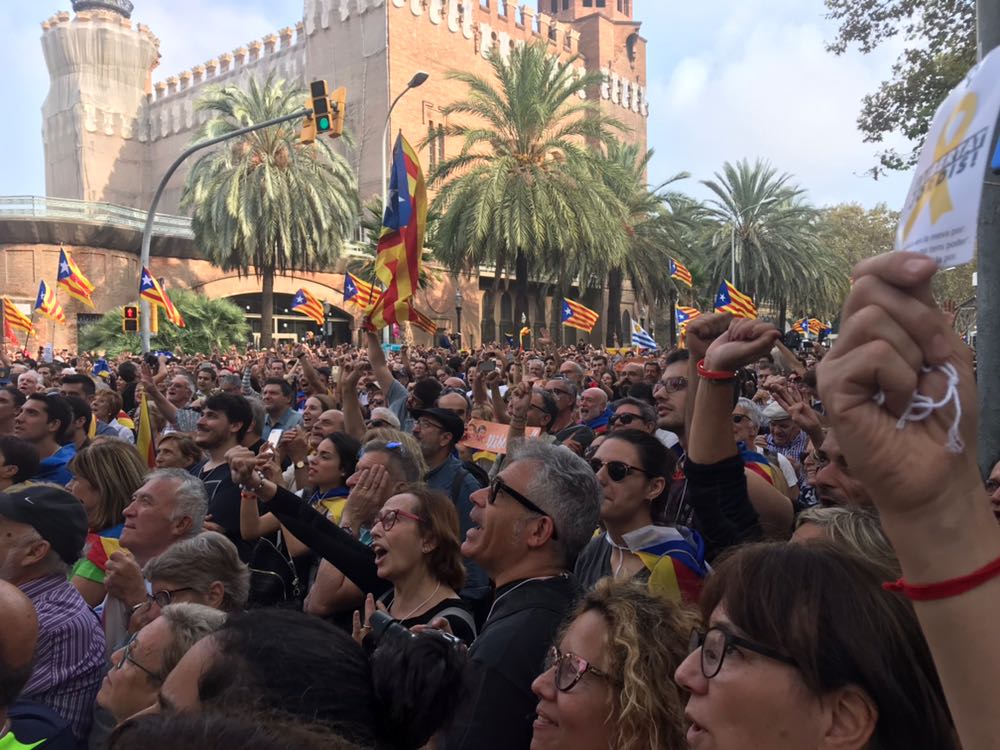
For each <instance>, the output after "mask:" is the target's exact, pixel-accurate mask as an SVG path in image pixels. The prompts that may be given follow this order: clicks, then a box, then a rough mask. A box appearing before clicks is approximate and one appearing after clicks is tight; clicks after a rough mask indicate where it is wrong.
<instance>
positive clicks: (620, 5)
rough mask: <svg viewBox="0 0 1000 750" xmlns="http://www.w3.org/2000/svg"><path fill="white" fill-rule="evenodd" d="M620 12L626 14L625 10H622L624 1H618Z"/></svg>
mask: <svg viewBox="0 0 1000 750" xmlns="http://www.w3.org/2000/svg"><path fill="white" fill-rule="evenodd" d="M618 12H619V13H624V12H625V11H624V8H622V0H618Z"/></svg>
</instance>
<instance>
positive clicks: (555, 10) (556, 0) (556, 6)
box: [552, 0, 559, 13]
mask: <svg viewBox="0 0 1000 750" xmlns="http://www.w3.org/2000/svg"><path fill="white" fill-rule="evenodd" d="M552 12H553V13H558V12H559V0H552Z"/></svg>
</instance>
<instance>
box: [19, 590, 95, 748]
mask: <svg viewBox="0 0 1000 750" xmlns="http://www.w3.org/2000/svg"><path fill="white" fill-rule="evenodd" d="M19 588H20V589H21V591H23V592H24V594H25V596H27V597H28V598H29V599H31V603H32V604H34V605H35V612H36V613H37V614H38V646H37V647H36V649H35V670H34V672H32V674H31V678H30V679H29V680H28V684H27V685H26V686H25V688H24V691H23V692H22V693H21V697H22V698H25V699H27V700H33V701H36V702H37V703H41V704H42V705H44V706H48V707H49V708H51V709H52V710H53V711H55V712H56V713H57V714H59V715H60V716H62V717H63V718H64V719H66V720H67V721H69V722H70V724H72V726H73V734H74V735H76V737H77V739H79V740H85V739H86V738H87V735H88V733H89V732H90V724H91V721H92V720H93V713H94V700H95V699H96V698H97V691H98V689H100V687H101V679H102V678H103V677H104V667H105V661H104V631H103V630H102V629H101V623H100V621H99V620H98V619H97V615H95V614H94V611H93V610H92V609H91V608H90V607H88V606H87V603H86V602H85V601H84V600H83V597H82V596H80V593H79V592H78V591H77V590H76V589H75V588H74V587H73V585H72V584H70V583H69V582H68V581H67V580H66V577H65V576H59V575H54V576H46V577H45V578H36V579H35V580H33V581H28V582H26V583H22V584H21V585H20V586H19Z"/></svg>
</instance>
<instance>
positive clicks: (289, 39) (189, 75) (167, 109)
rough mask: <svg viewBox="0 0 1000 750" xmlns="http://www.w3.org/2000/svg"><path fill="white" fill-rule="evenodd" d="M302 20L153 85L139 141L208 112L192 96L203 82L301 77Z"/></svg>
mask: <svg viewBox="0 0 1000 750" xmlns="http://www.w3.org/2000/svg"><path fill="white" fill-rule="evenodd" d="M304 28H305V26H304V24H303V23H302V22H299V24H297V25H296V26H295V27H294V30H293V28H292V27H288V26H286V27H285V28H283V29H280V30H279V31H278V32H277V33H274V34H268V35H267V36H265V37H263V38H262V39H254V40H251V41H250V42H247V44H246V45H244V46H241V47H237V48H236V49H234V50H233V51H232V52H223V53H222V54H220V55H219V56H218V57H214V58H212V59H211V60H208V61H206V62H204V63H202V64H201V65H196V66H194V67H193V68H191V69H190V70H185V71H181V72H180V73H178V74H177V75H173V76H170V77H168V78H167V79H166V80H165V81H158V82H156V83H155V84H153V86H152V89H151V90H152V93H151V94H150V97H149V101H148V102H147V107H146V113H145V117H144V118H143V121H142V122H141V124H140V128H139V134H138V137H139V140H140V141H143V142H146V141H157V140H161V139H163V138H168V137H170V136H172V135H175V134H177V133H183V132H185V131H189V130H192V129H194V128H196V127H198V126H200V125H201V124H202V123H204V122H205V120H206V118H207V116H208V115H206V114H204V113H199V112H196V111H195V106H194V105H195V101H196V100H197V99H198V97H200V96H201V93H202V90H203V87H204V86H206V85H208V84H216V85H229V84H236V85H242V84H243V83H244V82H245V81H246V80H247V79H249V78H250V77H251V76H255V77H257V78H265V77H267V76H268V75H270V74H271V73H274V74H276V75H277V76H278V77H279V78H283V79H285V80H293V81H301V80H303V77H304V71H305V57H306V55H305V44H306V38H305V34H304V33H303V32H304Z"/></svg>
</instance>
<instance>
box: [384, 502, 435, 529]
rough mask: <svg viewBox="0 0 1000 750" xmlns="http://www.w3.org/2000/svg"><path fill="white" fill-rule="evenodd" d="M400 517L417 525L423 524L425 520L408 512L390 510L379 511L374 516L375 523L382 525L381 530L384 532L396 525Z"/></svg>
mask: <svg viewBox="0 0 1000 750" xmlns="http://www.w3.org/2000/svg"><path fill="white" fill-rule="evenodd" d="M400 516H402V517H403V518H409V519H410V520H411V521H415V522H417V523H424V521H425V519H423V518H421V517H420V516H418V515H414V514H413V513H409V512H408V511H405V510H399V509H396V508H390V509H389V510H381V511H379V514H378V515H377V516H375V523H380V524H382V528H383V529H384V530H385V531H389V530H391V529H392V527H393V526H395V525H396V521H397V520H398V519H399V517H400Z"/></svg>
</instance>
